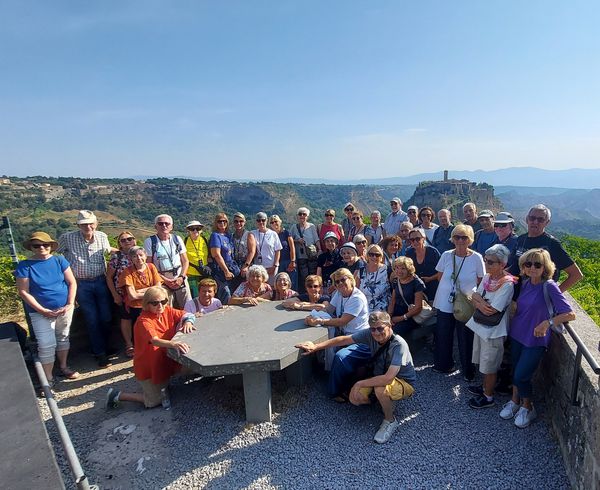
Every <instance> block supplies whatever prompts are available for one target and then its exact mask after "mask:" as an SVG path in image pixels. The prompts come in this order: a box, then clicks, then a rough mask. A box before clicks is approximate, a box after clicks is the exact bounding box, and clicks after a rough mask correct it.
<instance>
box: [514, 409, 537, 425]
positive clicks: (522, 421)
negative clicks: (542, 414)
mask: <svg viewBox="0 0 600 490" xmlns="http://www.w3.org/2000/svg"><path fill="white" fill-rule="evenodd" d="M536 417H537V413H536V412H535V407H533V406H532V407H531V410H527V409H526V408H525V407H521V408H519V411H518V412H517V415H516V416H515V425H516V426H517V427H518V428H519V429H524V428H525V427H528V426H529V424H531V422H533V419H535V418H536Z"/></svg>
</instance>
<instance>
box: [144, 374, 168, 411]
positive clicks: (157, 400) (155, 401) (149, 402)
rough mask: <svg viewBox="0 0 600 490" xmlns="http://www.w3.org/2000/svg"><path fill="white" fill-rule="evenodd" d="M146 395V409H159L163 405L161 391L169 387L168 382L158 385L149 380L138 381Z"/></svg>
mask: <svg viewBox="0 0 600 490" xmlns="http://www.w3.org/2000/svg"><path fill="white" fill-rule="evenodd" d="M138 383H139V384H140V386H141V387H142V393H143V394H144V406H145V407H146V408H153V407H158V406H159V405H160V404H161V403H162V393H161V392H160V390H162V389H163V388H166V387H167V386H168V385H169V382H168V381H165V382H164V383H160V384H156V383H153V382H152V381H151V380H149V379H145V380H143V381H140V380H138Z"/></svg>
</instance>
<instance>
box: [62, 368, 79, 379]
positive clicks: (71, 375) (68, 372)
mask: <svg viewBox="0 0 600 490" xmlns="http://www.w3.org/2000/svg"><path fill="white" fill-rule="evenodd" d="M60 375H61V376H62V377H63V378H66V379H77V378H79V376H81V374H79V373H78V372H77V371H73V370H72V369H71V368H68V367H66V368H64V369H61V370H60Z"/></svg>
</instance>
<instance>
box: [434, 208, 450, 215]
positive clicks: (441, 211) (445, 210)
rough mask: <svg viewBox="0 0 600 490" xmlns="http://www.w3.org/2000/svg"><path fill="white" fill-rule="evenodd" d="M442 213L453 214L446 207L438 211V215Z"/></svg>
mask: <svg viewBox="0 0 600 490" xmlns="http://www.w3.org/2000/svg"><path fill="white" fill-rule="evenodd" d="M440 213H444V214H447V215H448V216H452V213H451V212H450V210H449V209H446V208H443V209H440V210H439V211H438V213H437V214H438V216H439V215H440Z"/></svg>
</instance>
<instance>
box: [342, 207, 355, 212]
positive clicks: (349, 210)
mask: <svg viewBox="0 0 600 490" xmlns="http://www.w3.org/2000/svg"><path fill="white" fill-rule="evenodd" d="M344 211H345V212H346V213H351V212H352V211H354V208H346V209H344Z"/></svg>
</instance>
